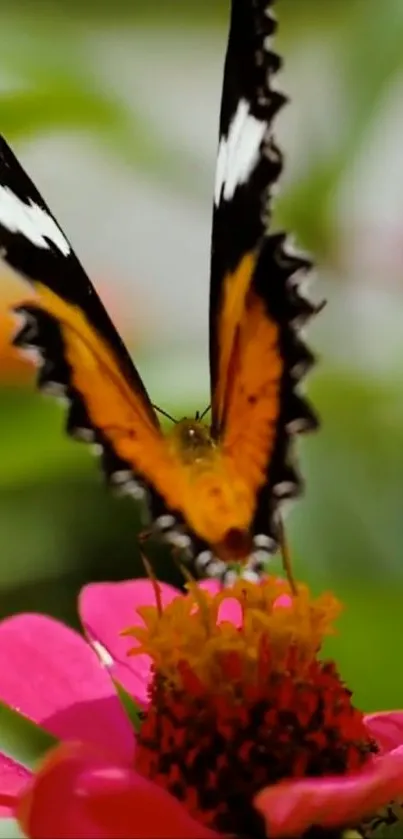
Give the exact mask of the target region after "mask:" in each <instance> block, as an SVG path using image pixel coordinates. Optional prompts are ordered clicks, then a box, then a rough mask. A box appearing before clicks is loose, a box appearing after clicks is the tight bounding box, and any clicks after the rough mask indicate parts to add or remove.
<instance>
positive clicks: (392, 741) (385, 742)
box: [365, 711, 403, 752]
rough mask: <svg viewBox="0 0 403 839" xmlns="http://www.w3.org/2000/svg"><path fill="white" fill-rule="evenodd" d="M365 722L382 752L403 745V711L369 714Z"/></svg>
mask: <svg viewBox="0 0 403 839" xmlns="http://www.w3.org/2000/svg"><path fill="white" fill-rule="evenodd" d="M365 724H366V726H367V728H368V730H369V733H370V735H371V737H373V738H374V740H376V742H377V744H378V746H379V748H380V749H381V751H382V752H390V751H391V750H392V749H396V748H398V746H402V745H403V711H379V712H378V713H377V714H367V716H366V717H365Z"/></svg>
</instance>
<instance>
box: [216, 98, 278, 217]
mask: <svg viewBox="0 0 403 839" xmlns="http://www.w3.org/2000/svg"><path fill="white" fill-rule="evenodd" d="M266 129H267V123H266V122H262V121H261V120H259V119H256V117H254V116H253V115H252V114H251V113H250V108H249V105H248V103H247V101H246V99H240V100H239V103H238V108H237V110H236V113H235V115H234V117H233V119H232V121H231V123H230V126H229V129H228V136H227V137H222V138H221V141H220V146H219V149H218V157H217V168H216V181H215V192H214V197H215V203H216V206H218V204H219V202H220V198H221V193H222V192H223V195H224V198H225V200H226V201H228V200H229V199H231V198H232V197H233V195H234V192H235V190H236V188H237V186H239V185H240V184H244V183H246V181H247V180H248V177H249V175H250V173H251V172H252V170H253V168H254V166H255V164H256V163H257V161H258V159H259V151H260V146H261V143H262V140H263V138H264V135H265V132H266Z"/></svg>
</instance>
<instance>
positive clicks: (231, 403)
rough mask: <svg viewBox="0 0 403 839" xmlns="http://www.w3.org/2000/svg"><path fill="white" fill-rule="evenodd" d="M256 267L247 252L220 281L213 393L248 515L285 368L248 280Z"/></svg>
mask: <svg viewBox="0 0 403 839" xmlns="http://www.w3.org/2000/svg"><path fill="white" fill-rule="evenodd" d="M255 267H256V256H255V254H253V253H248V254H246V255H245V256H244V257H243V259H242V260H241V262H240V263H239V266H238V268H237V269H236V271H235V272H233V273H232V274H228V275H227V277H226V278H225V280H224V299H223V307H222V312H221V315H220V320H219V327H218V328H219V333H218V334H219V346H220V358H219V368H218V369H219V376H218V384H217V389H216V394H215V398H214V410H215V411H216V412H217V414H216V415H217V417H218V423H217V425H218V428H219V430H220V443H221V449H222V454H223V459H224V463H225V468H226V469H228V470H229V471H231V472H233V473H234V475H236V476H237V478H238V480H242V481H243V482H244V483H245V484H246V486H247V487H248V490H249V493H250V509H251V516H252V513H253V509H254V504H255V497H256V492H257V490H258V489H259V488H260V487H261V486H262V485H263V483H264V482H265V479H266V467H267V463H268V462H269V460H270V457H271V454H272V451H273V448H274V444H275V434H276V423H277V421H278V418H279V413H280V387H281V378H282V374H283V370H284V363H283V360H282V358H281V353H280V346H279V327H278V324H277V323H276V322H275V321H274V320H271V319H270V317H269V314H268V312H267V308H266V305H265V303H264V301H263V300H262V299H261V297H259V295H258V294H257V293H256V292H255V291H254V288H253V285H252V282H253V274H254V270H255ZM249 523H250V522H249Z"/></svg>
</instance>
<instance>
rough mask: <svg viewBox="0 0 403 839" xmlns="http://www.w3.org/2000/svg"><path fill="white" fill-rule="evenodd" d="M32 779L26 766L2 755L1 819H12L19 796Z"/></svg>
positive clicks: (0, 785) (0, 759)
mask: <svg viewBox="0 0 403 839" xmlns="http://www.w3.org/2000/svg"><path fill="white" fill-rule="evenodd" d="M30 777H31V773H30V772H29V770H28V769H26V768H25V766H21V764H20V763H16V762H15V761H14V760H11V758H9V757H6V755H2V754H0V818H10V817H12V815H13V813H14V806H15V802H16V799H17V795H18V794H19V793H20V791H21V790H22V788H23V787H24V786H25V784H26V783H27V781H28V780H29V778H30Z"/></svg>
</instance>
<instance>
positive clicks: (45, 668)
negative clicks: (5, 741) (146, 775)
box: [0, 614, 134, 761]
mask: <svg viewBox="0 0 403 839" xmlns="http://www.w3.org/2000/svg"><path fill="white" fill-rule="evenodd" d="M0 673H1V680H0V699H1V700H2V701H3V702H6V703H7V704H8V705H10V706H11V707H13V708H16V709H17V710H19V711H21V713H23V714H25V716H27V717H29V718H30V719H31V720H33V721H34V722H37V723H40V724H41V725H43V727H44V728H46V729H47V730H48V731H49V732H50V733H51V734H54V735H55V736H56V737H58V738H61V739H75V740H84V741H87V742H89V743H96V744H98V745H99V746H102V747H105V748H107V749H108V750H111V752H112V753H113V755H114V756H115V757H116V758H117V757H119V758H120V759H122V760H129V761H130V760H131V759H132V756H133V750H134V736H133V732H132V728H131V725H130V723H129V721H128V719H127V718H126V716H125V714H124V712H123V710H122V707H121V704H120V702H119V699H118V697H117V695H116V692H115V690H114V687H113V683H112V681H111V679H110V677H109V674H108V673H107V672H106V671H105V670H104V669H103V668H102V667H101V666H100V664H99V661H98V659H97V656H96V655H95V653H94V652H93V650H92V649H91V647H90V646H89V644H88V643H87V642H86V641H85V640H84V638H82V637H81V635H79V634H78V632H75V631H74V630H72V629H70V628H69V627H67V626H64V624H62V623H59V622H58V621H56V620H52V619H51V618H47V617H45V616H43V615H31V614H29V615H16V616H15V617H12V618H7V619H6V620H4V621H2V622H1V623H0Z"/></svg>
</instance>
